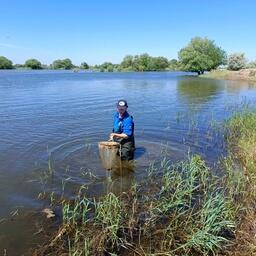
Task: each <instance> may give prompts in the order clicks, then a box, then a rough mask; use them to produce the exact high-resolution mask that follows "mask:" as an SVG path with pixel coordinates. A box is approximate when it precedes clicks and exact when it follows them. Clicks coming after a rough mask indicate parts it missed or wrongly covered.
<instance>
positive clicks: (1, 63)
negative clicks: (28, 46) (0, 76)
mask: <svg viewBox="0 0 256 256" xmlns="http://www.w3.org/2000/svg"><path fill="white" fill-rule="evenodd" d="M12 68H13V66H12V61H11V60H9V59H7V58H6V57H4V56H0V69H12Z"/></svg>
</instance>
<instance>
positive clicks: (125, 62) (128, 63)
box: [121, 55, 133, 69]
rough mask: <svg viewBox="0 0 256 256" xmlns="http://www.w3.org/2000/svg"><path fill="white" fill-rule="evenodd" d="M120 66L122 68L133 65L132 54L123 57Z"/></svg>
mask: <svg viewBox="0 0 256 256" xmlns="http://www.w3.org/2000/svg"><path fill="white" fill-rule="evenodd" d="M121 67H122V68H123V69H129V68H132V67H133V56H132V55H126V56H125V57H124V58H123V61H122V62H121Z"/></svg>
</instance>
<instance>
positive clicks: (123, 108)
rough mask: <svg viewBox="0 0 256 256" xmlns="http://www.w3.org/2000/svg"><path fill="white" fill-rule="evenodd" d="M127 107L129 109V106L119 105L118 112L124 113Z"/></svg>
mask: <svg viewBox="0 0 256 256" xmlns="http://www.w3.org/2000/svg"><path fill="white" fill-rule="evenodd" d="M126 109H127V107H125V106H123V107H121V106H118V107H117V111H118V113H119V114H120V115H123V114H124V112H125V111H126Z"/></svg>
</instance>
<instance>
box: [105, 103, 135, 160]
mask: <svg viewBox="0 0 256 256" xmlns="http://www.w3.org/2000/svg"><path fill="white" fill-rule="evenodd" d="M116 107H117V112H116V113H115V115H114V127H113V130H112V133H111V134H110V139H111V140H114V141H116V142H119V143H120V144H121V152H120V157H121V159H122V160H132V159H133V158H134V150H135V143H134V122H133V117H132V116H130V115H129V113H128V112H127V108H128V104H127V101H126V100H119V101H118V102H117V104H116Z"/></svg>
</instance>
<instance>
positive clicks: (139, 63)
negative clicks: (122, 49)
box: [133, 53, 151, 71]
mask: <svg viewBox="0 0 256 256" xmlns="http://www.w3.org/2000/svg"><path fill="white" fill-rule="evenodd" d="M133 63H134V70H135V71H149V70H150V65H151V57H150V56H149V55H148V54H147V53H144V54H141V55H135V56H134V62H133Z"/></svg>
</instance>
